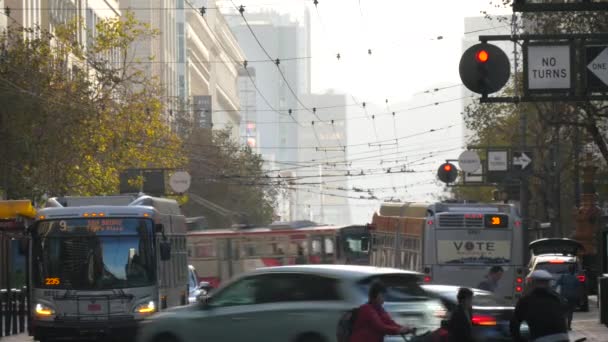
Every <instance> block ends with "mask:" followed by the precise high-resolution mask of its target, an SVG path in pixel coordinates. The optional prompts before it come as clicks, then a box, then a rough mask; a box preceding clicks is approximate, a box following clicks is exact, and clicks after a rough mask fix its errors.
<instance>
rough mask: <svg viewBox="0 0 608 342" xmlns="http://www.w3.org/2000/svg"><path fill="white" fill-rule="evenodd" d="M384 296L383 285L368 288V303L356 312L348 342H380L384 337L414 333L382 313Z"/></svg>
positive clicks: (373, 285) (375, 283)
mask: <svg viewBox="0 0 608 342" xmlns="http://www.w3.org/2000/svg"><path fill="white" fill-rule="evenodd" d="M385 294H386V287H385V286H384V284H382V283H380V282H374V283H372V285H371V286H370V288H369V293H368V302H367V303H366V304H363V305H362V306H360V307H359V309H358V310H357V314H356V317H355V319H354V324H353V327H352V334H351V336H350V342H382V341H384V336H386V335H399V334H407V333H410V332H412V331H414V330H413V329H412V328H410V327H406V326H401V325H399V324H397V323H395V321H393V320H392V319H391V317H390V316H389V314H388V313H387V312H386V311H384V308H383V307H382V305H383V304H384V295H385Z"/></svg>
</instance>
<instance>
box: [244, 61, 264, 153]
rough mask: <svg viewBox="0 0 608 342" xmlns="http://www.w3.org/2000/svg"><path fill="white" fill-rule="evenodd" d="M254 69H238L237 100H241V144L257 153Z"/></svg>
mask: <svg viewBox="0 0 608 342" xmlns="http://www.w3.org/2000/svg"><path fill="white" fill-rule="evenodd" d="M255 78H256V73H255V69H254V68H249V69H247V70H246V69H245V68H241V69H239V87H238V88H239V98H240V100H241V142H242V143H243V144H247V146H249V147H250V148H251V149H252V150H253V151H256V152H258V140H259V137H258V129H257V126H258V124H260V125H264V124H265V123H258V122H257V121H256V118H257V100H256V97H257V91H256V89H255V86H254V84H253V82H255Z"/></svg>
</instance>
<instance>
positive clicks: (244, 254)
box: [188, 222, 370, 287]
mask: <svg viewBox="0 0 608 342" xmlns="http://www.w3.org/2000/svg"><path fill="white" fill-rule="evenodd" d="M369 239H370V236H369V232H368V229H367V226H365V225H362V226H354V225H353V226H324V225H316V224H315V223H312V222H307V223H306V224H302V223H301V222H280V223H274V224H272V225H270V226H268V227H258V228H230V229H208V230H203V231H191V232H188V258H189V259H188V260H189V262H190V264H191V265H193V266H194V268H196V270H197V272H198V274H199V281H206V282H208V283H210V284H211V285H212V286H213V287H217V286H219V284H220V283H221V282H223V281H226V280H228V279H230V278H231V277H233V276H234V275H237V274H240V273H243V272H246V271H250V270H253V269H256V268H260V267H268V266H279V265H292V264H353V265H367V264H369V254H368V247H369Z"/></svg>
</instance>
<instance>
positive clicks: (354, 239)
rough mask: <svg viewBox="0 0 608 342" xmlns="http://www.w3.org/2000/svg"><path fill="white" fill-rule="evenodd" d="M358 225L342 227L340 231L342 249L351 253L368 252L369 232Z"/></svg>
mask: <svg viewBox="0 0 608 342" xmlns="http://www.w3.org/2000/svg"><path fill="white" fill-rule="evenodd" d="M357 228H358V227H352V228H350V227H349V228H344V229H342V231H341V232H340V235H341V238H342V242H343V243H344V251H345V252H346V253H349V254H353V255H360V254H367V253H368V252H369V240H370V234H369V232H368V231H366V230H364V229H362V228H360V229H357Z"/></svg>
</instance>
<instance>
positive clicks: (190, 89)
mask: <svg viewBox="0 0 608 342" xmlns="http://www.w3.org/2000/svg"><path fill="white" fill-rule="evenodd" d="M203 5H204V4H202V3H197V4H195V6H196V8H199V6H203ZM204 6H209V9H207V10H206V12H205V15H204V16H203V15H201V13H200V12H199V11H198V10H193V9H192V8H189V9H188V10H187V12H186V32H185V41H186V47H187V53H186V60H187V68H186V79H185V88H186V91H185V93H186V94H187V97H188V102H189V103H191V105H190V108H191V109H192V111H193V113H194V115H195V117H197V118H199V120H198V121H199V123H200V124H201V126H203V127H207V128H213V129H225V128H231V130H232V136H233V137H234V139H235V140H236V139H239V136H240V125H241V114H240V109H241V108H240V102H241V100H240V94H239V89H238V84H239V78H240V76H239V68H240V65H239V64H237V63H240V62H239V61H244V60H245V54H244V53H243V50H242V49H241V47H240V46H239V43H238V42H237V40H236V37H235V36H234V35H233V34H232V31H231V30H230V27H229V26H228V23H227V22H226V19H225V18H224V15H223V14H222V13H221V12H220V11H219V10H218V9H217V5H215V1H207V2H206V5H204ZM201 103H203V104H204V105H201Z"/></svg>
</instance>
